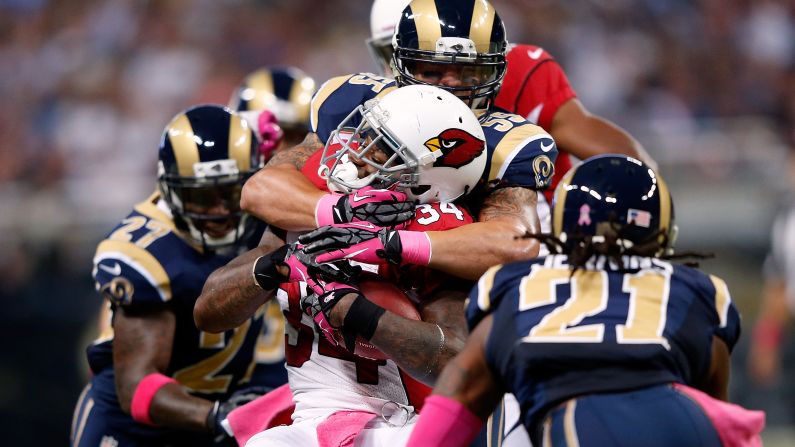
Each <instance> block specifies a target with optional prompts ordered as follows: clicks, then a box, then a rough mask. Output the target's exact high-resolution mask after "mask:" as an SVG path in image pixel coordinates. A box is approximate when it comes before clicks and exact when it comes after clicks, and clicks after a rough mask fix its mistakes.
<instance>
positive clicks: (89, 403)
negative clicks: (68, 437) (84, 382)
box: [73, 398, 94, 445]
mask: <svg viewBox="0 0 795 447" xmlns="http://www.w3.org/2000/svg"><path fill="white" fill-rule="evenodd" d="M93 408H94V399H91V398H89V399H88V401H87V402H86V406H85V408H84V409H83V414H82V415H81V416H80V425H79V426H78V427H77V433H75V437H74V444H73V445H80V438H82V437H83V430H84V429H85V428H86V422H88V416H89V415H90V414H91V410H92V409H93Z"/></svg>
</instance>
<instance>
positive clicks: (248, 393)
mask: <svg viewBox="0 0 795 447" xmlns="http://www.w3.org/2000/svg"><path fill="white" fill-rule="evenodd" d="M270 391H272V388H270V387H265V386H250V387H247V388H244V389H241V390H238V391H235V393H234V394H232V395H231V396H229V398H228V399H227V400H225V401H216V402H215V404H214V405H213V408H212V409H211V410H210V412H209V413H208V414H207V421H206V425H207V428H208V430H210V432H211V433H212V434H213V437H214V439H213V442H214V444H215V445H216V446H220V445H222V446H226V445H237V444H236V443H234V442H232V441H233V438H232V437H233V436H234V433H232V429H231V428H230V426H229V424H228V423H225V422H224V420H225V419H226V417H227V416H228V415H229V413H231V412H232V411H233V410H235V409H236V408H239V407H242V406H243V405H246V404H247V403H249V402H251V401H253V400H256V399H258V398H260V397H262V396H264V395H265V394H267V393H268V392H270Z"/></svg>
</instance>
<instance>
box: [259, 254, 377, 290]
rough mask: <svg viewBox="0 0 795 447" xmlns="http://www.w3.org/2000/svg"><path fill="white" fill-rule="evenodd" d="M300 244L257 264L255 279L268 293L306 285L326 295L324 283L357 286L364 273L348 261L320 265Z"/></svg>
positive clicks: (261, 259) (269, 256)
mask: <svg viewBox="0 0 795 447" xmlns="http://www.w3.org/2000/svg"><path fill="white" fill-rule="evenodd" d="M301 248H302V245H301V244H299V243H293V244H286V245H283V246H282V247H280V248H279V249H277V250H275V251H274V252H272V253H269V254H267V255H263V256H261V257H260V258H258V259H257V260H256V261H255V262H254V271H253V273H254V279H255V280H256V282H257V284H259V286H260V287H261V288H262V289H264V290H273V289H275V288H276V287H278V285H279V284H281V283H284V282H300V281H303V282H305V283H306V284H307V285H309V287H310V288H312V290H314V291H315V292H316V293H323V292H324V290H323V288H322V283H323V282H330V281H338V282H355V281H356V280H357V278H358V277H359V274H360V273H361V271H362V269H361V268H360V267H358V266H351V265H350V264H349V263H348V262H347V261H343V262H331V263H325V264H318V263H317V262H315V260H314V259H313V257H312V256H310V255H308V254H306V253H305V252H304V251H303V250H301Z"/></svg>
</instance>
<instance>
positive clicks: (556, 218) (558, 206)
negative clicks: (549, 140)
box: [549, 167, 577, 236]
mask: <svg viewBox="0 0 795 447" xmlns="http://www.w3.org/2000/svg"><path fill="white" fill-rule="evenodd" d="M575 172H577V167H574V168H572V169H571V170H569V172H568V173H567V174H566V175H565V176H563V178H562V179H561V180H560V183H558V187H557V189H555V196H554V199H553V200H552V203H554V205H555V207H554V209H553V210H552V234H553V235H555V236H560V233H561V232H562V231H563V209H564V206H563V205H564V203H565V202H566V194H568V193H569V190H568V186H569V185H571V178H572V177H574V173H575ZM552 203H550V204H549V206H552Z"/></svg>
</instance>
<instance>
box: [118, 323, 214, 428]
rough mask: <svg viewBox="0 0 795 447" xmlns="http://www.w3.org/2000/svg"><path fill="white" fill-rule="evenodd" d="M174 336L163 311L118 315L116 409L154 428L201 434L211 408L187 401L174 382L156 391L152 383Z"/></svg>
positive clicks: (161, 371) (189, 398)
mask: <svg viewBox="0 0 795 447" xmlns="http://www.w3.org/2000/svg"><path fill="white" fill-rule="evenodd" d="M175 330H176V317H175V316H174V313H173V312H171V311H170V310H168V309H160V310H157V311H154V312H146V313H140V312H136V311H130V310H127V309H125V308H118V309H117V311H116V315H115V317H114V331H115V334H114V339H113V364H114V372H115V376H116V393H117V395H118V397H119V404H120V405H121V408H122V410H123V411H124V412H125V413H128V414H132V415H133V417H134V418H136V420H139V419H141V417H140V416H137V417H136V414H141V412H143V413H144V414H147V415H148V417H149V418H150V420H151V422H152V423H153V424H155V425H159V426H166V427H173V428H178V429H183V430H193V431H205V430H208V428H207V425H206V422H207V415H208V414H209V412H210V411H211V410H212V407H213V402H211V401H208V400H205V399H201V398H198V397H194V396H191V395H190V394H188V391H187V389H186V388H184V387H183V386H181V385H179V384H178V383H176V382H173V381H171V382H170V383H166V384H165V385H160V386H159V388H157V386H158V385H157V384H155V382H153V381H152V378H154V377H163V376H160V375H161V374H165V372H166V371H167V368H168V363H169V359H170V358H171V350H172V344H173V334H174V331H175ZM152 391H154V396H150V399H151V400H150V401H149V402H145V400H146V399H145V397H142V396H145V395H147V394H148V393H150V392H152ZM134 402H135V403H134ZM142 402H143V403H142ZM146 404H148V405H146ZM142 405H143V406H142ZM136 406H137V407H138V408H136Z"/></svg>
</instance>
